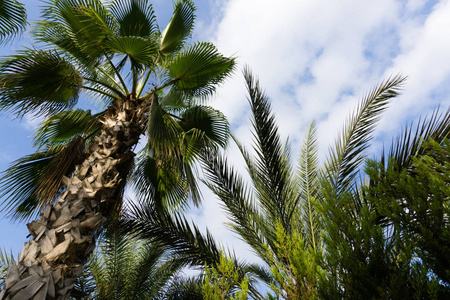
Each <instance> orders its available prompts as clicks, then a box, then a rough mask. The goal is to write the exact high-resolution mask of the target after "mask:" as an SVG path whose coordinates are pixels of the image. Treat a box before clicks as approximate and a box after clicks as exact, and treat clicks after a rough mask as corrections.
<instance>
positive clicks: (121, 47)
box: [107, 36, 158, 70]
mask: <svg viewBox="0 0 450 300" xmlns="http://www.w3.org/2000/svg"><path fill="white" fill-rule="evenodd" d="M107 45H108V47H109V48H110V49H111V51H112V52H115V53H120V54H125V55H126V57H127V58H128V59H129V60H130V63H131V66H132V67H133V68H136V69H138V70H140V69H142V68H143V67H144V66H149V67H151V66H153V65H154V61H155V59H156V54H157V49H158V48H157V44H156V42H155V41H154V40H153V39H150V38H142V37H137V36H126V37H114V38H110V39H109V41H108V43H107Z"/></svg>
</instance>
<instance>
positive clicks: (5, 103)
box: [0, 50, 82, 116]
mask: <svg viewBox="0 0 450 300" xmlns="http://www.w3.org/2000/svg"><path fill="white" fill-rule="evenodd" d="M0 72H1V74H0V109H1V110H12V111H14V112H15V113H16V114H17V115H18V116H23V115H25V114H27V113H33V114H34V115H51V114H54V113H57V112H59V111H62V110H64V109H67V108H71V107H72V106H74V105H75V104H76V103H77V101H78V96H79V90H80V88H81V84H82V77H81V76H80V74H79V72H78V71H77V70H76V69H75V67H74V66H73V65H72V64H71V63H70V62H69V61H67V60H65V59H64V58H63V57H61V56H60V55H59V54H58V53H56V52H54V51H40V50H26V51H22V52H21V53H20V54H17V55H14V56H11V57H9V59H6V60H4V61H3V62H2V63H1V65H0Z"/></svg>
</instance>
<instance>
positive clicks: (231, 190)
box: [202, 151, 271, 257]
mask: <svg viewBox="0 0 450 300" xmlns="http://www.w3.org/2000/svg"><path fill="white" fill-rule="evenodd" d="M202 164H203V166H204V170H205V172H206V174H205V179H206V180H204V181H203V183H204V184H205V185H206V186H207V187H208V188H209V189H210V190H211V191H213V192H214V194H216V195H217V196H218V197H219V199H220V200H221V201H223V203H224V204H225V209H226V211H227V213H228V217H229V218H230V219H231V221H232V223H231V224H229V225H230V227H231V229H232V230H233V231H235V232H236V233H237V234H239V236H240V237H241V238H242V239H243V240H244V241H246V242H247V243H248V244H249V245H250V246H251V247H252V248H253V249H254V250H255V252H256V253H257V254H258V255H259V256H260V257H264V256H265V255H264V254H265V251H266V249H265V248H264V246H263V245H264V243H265V242H266V238H267V235H270V230H269V229H268V228H270V226H271V224H269V223H266V221H267V220H265V219H264V218H263V217H262V215H261V214H260V212H259V210H258V207H257V206H256V204H255V201H254V199H253V197H252V196H253V195H252V194H251V193H250V191H249V189H248V188H247V186H246V184H245V183H244V180H243V179H242V178H241V177H240V176H239V175H238V174H237V172H236V171H235V170H234V169H233V168H232V167H229V166H228V163H227V160H226V158H224V157H223V156H220V155H219V154H218V153H214V152H213V151H208V152H205V153H204V155H203V156H202Z"/></svg>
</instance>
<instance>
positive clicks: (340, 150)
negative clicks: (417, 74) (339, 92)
mask: <svg viewBox="0 0 450 300" xmlns="http://www.w3.org/2000/svg"><path fill="white" fill-rule="evenodd" d="M404 81H405V77H401V76H395V77H392V78H389V79H388V80H386V81H385V82H382V83H381V84H380V85H378V86H377V87H375V88H374V89H373V90H372V91H371V92H370V93H369V94H368V95H367V96H365V97H364V99H363V100H362V101H361V102H360V104H359V105H358V107H357V109H356V111H355V112H354V114H353V115H351V116H350V117H349V118H348V119H347V121H346V123H345V126H344V129H343V131H342V133H341V135H340V137H339V138H338V140H337V141H336V144H335V146H334V148H333V149H331V150H330V152H329V157H328V160H327V163H326V166H325V176H326V177H327V179H328V181H329V182H330V184H331V187H332V189H333V193H337V194H341V193H342V192H343V191H345V190H346V189H347V188H349V187H350V186H351V185H353V184H354V182H355V181H354V179H355V177H356V175H357V173H358V171H359V168H360V166H361V163H362V162H363V161H364V159H365V157H366V156H365V155H364V150H365V149H366V148H367V147H368V145H369V144H368V143H369V141H370V140H371V138H372V136H371V134H372V132H373V130H374V128H375V125H376V123H377V122H378V120H379V119H380V115H381V113H382V112H383V111H384V110H385V109H386V108H387V105H388V104H389V102H390V100H391V99H392V98H394V97H396V96H397V95H398V93H399V88H400V87H401V85H402V84H403V82H404Z"/></svg>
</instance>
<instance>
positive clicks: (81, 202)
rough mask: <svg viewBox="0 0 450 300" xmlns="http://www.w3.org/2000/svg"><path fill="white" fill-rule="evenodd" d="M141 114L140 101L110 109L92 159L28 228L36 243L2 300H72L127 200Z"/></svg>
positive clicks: (27, 248)
mask: <svg viewBox="0 0 450 300" xmlns="http://www.w3.org/2000/svg"><path fill="white" fill-rule="evenodd" d="M138 108H139V105H138V103H137V102H136V101H116V102H115V103H114V104H113V105H112V106H111V107H110V108H109V109H108V111H107V113H106V115H105V116H104V117H103V119H102V121H101V122H102V124H103V125H102V129H101V132H100V134H99V136H97V137H96V138H95V140H94V145H93V146H91V148H90V149H89V153H88V155H87V158H86V159H85V160H84V161H83V162H82V163H81V164H80V165H78V166H76V168H75V171H74V172H73V174H72V175H71V177H70V178H64V184H65V186H66V191H65V192H64V193H62V195H61V196H60V197H59V198H58V200H57V201H55V203H53V205H49V206H48V207H47V208H46V209H45V211H44V212H43V213H42V214H41V215H40V218H39V220H38V221H33V222H31V223H29V224H27V226H28V229H29V231H30V233H31V235H32V239H31V240H30V241H29V242H27V243H25V245H24V248H23V251H22V253H21V255H20V258H19V260H18V262H17V263H14V264H12V265H11V266H10V267H9V269H8V274H7V277H6V281H5V287H4V290H3V291H2V292H1V293H0V299H1V300H3V299H7V300H26V299H42V300H44V299H67V298H68V296H69V293H70V291H71V290H72V288H73V286H74V284H75V280H76V278H77V277H78V276H79V275H80V273H81V271H82V268H83V264H84V262H85V261H86V259H87V258H88V257H89V255H90V254H91V252H92V250H93V248H94V246H95V240H94V234H95V232H96V231H97V230H98V229H100V227H101V226H102V224H104V222H105V221H106V216H108V214H109V213H110V212H111V209H113V208H114V207H116V205H117V204H118V201H121V199H122V192H123V187H124V185H125V180H126V178H127V175H128V173H129V170H130V167H131V164H132V162H133V157H134V153H133V152H132V151H131V149H132V147H133V146H134V145H136V143H137V142H138V140H139V136H140V134H141V133H142V125H140V123H141V122H140V118H141V117H142V116H143V114H142V111H141V110H139V109H138Z"/></svg>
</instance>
